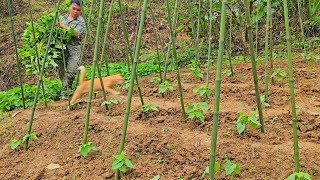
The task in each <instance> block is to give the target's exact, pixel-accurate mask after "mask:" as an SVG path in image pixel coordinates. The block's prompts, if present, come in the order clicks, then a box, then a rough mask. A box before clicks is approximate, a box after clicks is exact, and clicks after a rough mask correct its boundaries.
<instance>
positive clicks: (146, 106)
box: [141, 104, 159, 113]
mask: <svg viewBox="0 0 320 180" xmlns="http://www.w3.org/2000/svg"><path fill="white" fill-rule="evenodd" d="M151 111H159V109H158V108H157V106H156V105H154V104H144V105H142V107H141V112H143V113H148V112H151Z"/></svg>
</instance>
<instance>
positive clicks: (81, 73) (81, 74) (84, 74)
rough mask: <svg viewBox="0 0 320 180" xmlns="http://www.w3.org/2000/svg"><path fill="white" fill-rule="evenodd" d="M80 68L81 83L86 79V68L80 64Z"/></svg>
mask: <svg viewBox="0 0 320 180" xmlns="http://www.w3.org/2000/svg"><path fill="white" fill-rule="evenodd" d="M78 69H79V70H80V78H79V79H80V85H81V84H82V83H84V82H85V80H86V68H85V67H84V66H80V67H79V68H78Z"/></svg>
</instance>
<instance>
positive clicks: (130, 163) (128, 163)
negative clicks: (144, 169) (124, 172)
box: [125, 159, 134, 169]
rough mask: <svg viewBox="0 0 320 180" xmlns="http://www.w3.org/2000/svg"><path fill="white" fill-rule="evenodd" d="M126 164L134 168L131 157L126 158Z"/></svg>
mask: <svg viewBox="0 0 320 180" xmlns="http://www.w3.org/2000/svg"><path fill="white" fill-rule="evenodd" d="M125 164H126V166H127V167H128V168H131V169H133V168H134V166H133V164H132V162H131V161H130V160H129V159H125Z"/></svg>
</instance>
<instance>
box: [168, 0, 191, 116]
mask: <svg viewBox="0 0 320 180" xmlns="http://www.w3.org/2000/svg"><path fill="white" fill-rule="evenodd" d="M166 1H167V11H168V21H169V26H170V34H171V40H172V51H173V57H174V61H175V63H176V68H177V69H176V71H177V80H178V88H179V94H180V104H181V109H182V116H183V119H186V118H187V115H186V112H185V109H184V102H183V91H182V86H181V78H180V70H179V63H178V57H177V51H176V44H175V41H176V40H175V28H174V26H173V25H172V21H171V15H170V6H169V0H166Z"/></svg>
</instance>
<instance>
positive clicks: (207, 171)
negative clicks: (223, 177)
mask: <svg viewBox="0 0 320 180" xmlns="http://www.w3.org/2000/svg"><path fill="white" fill-rule="evenodd" d="M220 168H221V165H220V163H219V162H215V163H214V173H217V172H219V171H220ZM208 174H209V166H207V167H206V169H205V170H204V171H203V173H202V176H201V178H204V177H205V176H206V175H208Z"/></svg>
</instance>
